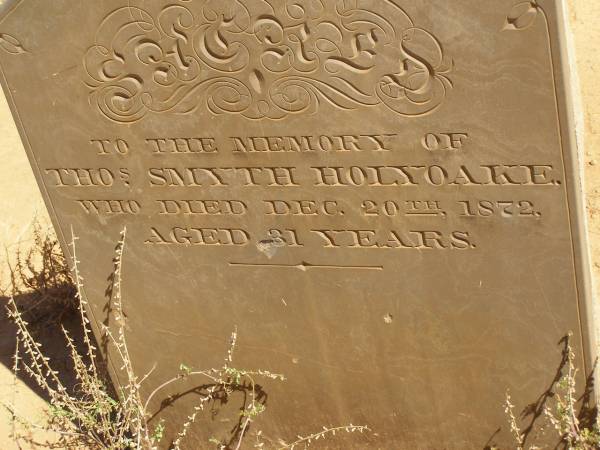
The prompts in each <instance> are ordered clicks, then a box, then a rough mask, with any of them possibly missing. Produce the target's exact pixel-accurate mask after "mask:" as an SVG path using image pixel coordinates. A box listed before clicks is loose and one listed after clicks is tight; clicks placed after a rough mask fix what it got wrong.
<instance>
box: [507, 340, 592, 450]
mask: <svg viewBox="0 0 600 450" xmlns="http://www.w3.org/2000/svg"><path fill="white" fill-rule="evenodd" d="M570 338H571V336H570V335H569V336H568V338H567V340H566V353H567V355H566V373H565V374H564V375H563V376H562V377H561V378H560V380H559V381H558V383H557V384H556V389H555V390H554V392H552V395H551V397H550V402H551V405H546V406H545V407H544V415H545V417H546V418H547V419H548V421H549V423H550V424H551V426H552V428H553V429H554V430H555V431H556V432H557V434H558V439H559V440H560V444H561V448H564V449H566V450H597V449H600V416H599V415H597V414H596V423H595V424H593V425H592V426H591V427H586V426H582V425H581V423H580V420H579V417H578V414H577V402H578V400H577V396H576V392H577V381H576V377H577V372H578V371H577V368H576V367H575V354H574V353H573V348H572V346H571V343H570ZM504 411H505V412H506V414H507V417H508V422H509V425H510V430H511V433H512V435H513V437H514V440H515V443H516V450H525V445H526V443H525V440H526V436H525V435H524V434H523V433H522V432H521V429H520V428H519V425H518V423H517V418H516V415H515V406H514V405H513V404H512V399H511V396H510V393H509V392H507V393H506V400H505V404H504ZM527 448H528V449H529V450H538V449H541V448H542V447H538V446H537V445H535V444H531V445H530V446H529V447H527Z"/></svg>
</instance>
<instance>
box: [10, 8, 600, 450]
mask: <svg viewBox="0 0 600 450" xmlns="http://www.w3.org/2000/svg"><path fill="white" fill-rule="evenodd" d="M4 8H5V11H4V13H3V19H2V21H1V22H0V50H1V51H0V63H1V68H2V84H3V87H4V89H5V92H6V95H7V97H8V99H9V101H10V103H11V106H12V111H13V114H14V117H15V120H16V122H17V124H18V127H19V129H20V132H21V136H22V139H23V142H24V144H25V147H26V149H27V152H28V155H29V158H30V160H31V164H32V167H33V169H34V171H35V174H36V176H37V179H38V181H39V185H40V188H41V190H42V192H43V195H44V198H45V200H46V203H47V206H48V209H49V211H50V214H51V216H52V219H53V221H54V225H55V227H56V230H57V233H58V235H59V237H60V239H61V242H62V245H63V249H64V250H65V251H66V252H68V254H69V257H70V258H71V259H72V258H73V253H72V251H73V249H72V248H71V247H70V246H69V245H68V243H69V242H70V240H71V233H73V234H74V235H75V236H77V238H78V240H77V246H76V249H77V257H78V259H79V260H80V264H79V270H80V272H81V274H82V276H83V278H84V280H85V281H84V285H85V295H86V298H87V300H88V302H89V308H90V310H89V314H90V315H91V317H92V318H93V323H94V327H95V331H96V332H97V333H98V336H99V337H100V334H101V333H100V329H101V324H103V323H106V322H107V320H109V319H110V317H109V312H110V310H111V308H112V305H111V304H110V302H111V299H110V289H108V288H109V287H110V286H111V284H112V279H111V274H112V273H113V269H114V268H113V254H114V249H115V245H116V243H117V241H118V240H119V237H120V233H121V231H122V230H123V229H124V227H126V228H127V238H126V244H125V251H124V257H123V279H122V291H123V302H124V308H125V316H126V319H125V321H126V333H127V338H128V341H129V346H130V352H131V355H132V358H133V363H134V367H135V368H136V370H137V372H138V373H139V374H140V375H143V374H146V373H148V372H150V371H151V370H152V368H153V367H156V368H155V370H154V371H153V372H152V374H151V375H150V377H149V378H148V380H147V381H146V384H145V386H146V387H145V391H144V392H145V394H146V395H147V394H148V393H149V392H150V391H151V390H153V389H154V388H155V387H156V386H158V385H160V384H161V383H162V382H163V381H165V380H166V379H168V378H170V377H172V376H173V375H174V374H177V373H178V370H179V367H180V365H181V364H186V365H187V366H190V367H197V368H209V367H219V366H220V365H221V364H222V358H223V354H224V353H225V352H226V349H227V346H228V343H227V339H228V336H229V334H230V332H231V331H232V330H234V329H236V327H237V330H238V332H239V346H238V348H237V350H236V354H235V361H236V365H237V366H240V367H244V368H254V369H256V368H261V369H266V370H270V371H272V372H277V373H283V374H285V376H286V377H287V380H286V381H285V382H283V383H282V382H278V381H270V380H267V381H265V380H260V381H259V382H260V385H261V390H262V391H261V392H262V393H263V396H262V397H261V401H262V402H264V403H265V404H266V406H267V408H266V411H265V413H264V414H263V415H262V416H261V418H260V419H259V421H258V422H257V423H256V424H255V425H252V427H251V428H250V430H249V437H250V438H251V439H253V438H252V435H253V434H256V432H257V431H258V430H262V433H263V435H264V436H266V437H268V438H269V439H272V440H273V441H276V439H277V438H283V439H288V440H289V439H292V438H294V437H295V436H296V435H298V434H300V435H307V434H310V433H311V432H313V431H318V430H320V429H321V427H322V426H324V425H326V426H332V425H343V424H346V423H355V424H365V425H368V426H369V427H370V428H371V429H372V430H373V431H372V432H371V433H369V434H366V435H340V436H337V437H336V438H334V439H332V440H330V441H328V442H327V443H326V444H325V445H324V447H323V448H332V449H336V448H339V449H348V448H361V449H442V448H444V449H463V450H464V449H481V448H484V447H486V446H493V445H499V446H501V447H502V448H508V447H510V446H511V445H514V444H511V442H512V441H511V437H510V429H509V427H508V426H507V423H506V419H505V416H504V411H503V406H502V404H503V401H504V398H505V392H506V390H507V389H510V392H511V395H512V398H513V401H514V402H515V403H516V404H517V408H518V411H521V410H523V411H524V414H523V417H522V421H521V424H522V427H523V429H524V430H526V431H528V432H529V428H528V425H530V424H533V426H532V427H531V432H530V434H528V438H529V439H533V438H534V437H535V438H536V439H540V440H541V441H544V440H549V439H550V437H549V436H550V435H551V432H550V431H548V432H547V434H546V435H545V437H544V436H540V433H541V432H540V428H541V423H542V422H543V417H539V416H540V415H543V414H541V411H543V406H544V399H545V397H544V394H545V393H547V390H548V389H550V388H551V387H552V386H553V382H554V381H555V377H556V374H557V371H559V370H560V368H561V362H564V361H562V356H563V355H562V353H561V351H562V350H563V344H564V340H563V338H564V337H565V336H566V335H568V333H572V338H571V342H572V344H573V347H574V351H575V354H576V363H577V365H578V366H579V368H580V369H581V370H580V372H579V374H578V382H579V386H580V388H581V389H583V386H585V382H586V376H587V375H589V374H590V372H591V370H592V366H593V362H594V357H595V353H594V349H593V347H592V342H593V332H592V323H591V309H590V305H591V296H590V289H589V279H588V271H587V266H586V263H587V259H586V250H585V245H584V244H585V242H584V241H585V239H584V225H583V223H584V220H583V213H582V208H583V207H582V201H581V195H580V188H581V186H580V183H581V180H580V175H579V169H578V159H577V147H576V144H575V137H574V125H573V119H572V116H573V114H572V109H571V108H572V106H571V102H570V94H569V92H570V90H569V86H570V83H569V70H568V68H569V65H568V59H567V53H566V43H565V30H564V20H565V19H564V17H563V12H562V8H563V4H562V2H561V1H556V2H554V1H550V0H539V1H537V2H536V1H535V0H534V1H531V2H529V1H521V2H519V0H495V1H485V2H482V1H481V0H453V1H452V2H450V1H447V0H426V1H420V2H411V1H406V0H277V1H275V0H203V1H185V0H171V1H166V0H149V1H143V0H128V1H126V0H103V1H94V2H80V1H75V0H53V1H45V0H22V1H16V2H12V3H10V2H9V4H8V5H5V6H4ZM14 183H19V180H18V179H15V180H14ZM109 325H110V324H109ZM100 341H103V340H102V339H101V338H100ZM109 354H110V351H109ZM113 376H114V377H115V380H116V381H117V382H119V380H120V381H121V382H122V381H123V379H124V378H123V375H122V374H120V373H119V370H118V367H116V368H115V370H114V371H113ZM193 388H194V386H193V385H185V386H184V387H182V386H178V387H177V388H174V389H173V390H171V391H170V392H169V394H179V395H177V397H176V401H175V400H174V401H171V402H167V404H166V405H165V404H163V405H162V406H161V404H159V403H157V404H156V405H154V408H153V411H159V410H160V412H159V417H162V418H164V419H166V420H167V425H168V427H169V430H172V427H173V426H174V425H175V424H177V423H182V422H183V421H184V419H185V417H186V416H187V415H188V414H189V413H190V412H191V409H192V408H193V406H194V405H195V404H196V403H197V401H198V398H199V396H198V395H199V393H201V392H202V391H201V390H198V389H196V390H194V389H193ZM172 400H173V399H172ZM531 405H533V407H531ZM528 406H529V408H528V409H527V407H528ZM211 408H212V410H211V411H210V412H209V413H207V414H205V415H202V417H201V418H200V419H199V421H198V426H196V427H195V428H194V429H193V431H192V433H191V436H190V441H189V442H190V448H206V447H207V446H208V445H209V444H208V440H209V438H211V437H217V438H219V439H225V437H226V436H227V435H228V433H230V432H231V430H232V429H234V427H235V425H236V423H237V419H235V414H234V415H233V417H234V419H231V417H232V415H231V414H225V412H226V411H223V409H227V408H230V411H229V412H231V410H233V411H235V408H238V409H239V405H218V404H214V405H212V406H211Z"/></svg>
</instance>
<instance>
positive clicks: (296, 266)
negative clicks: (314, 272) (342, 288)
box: [229, 262, 383, 272]
mask: <svg viewBox="0 0 600 450" xmlns="http://www.w3.org/2000/svg"><path fill="white" fill-rule="evenodd" d="M229 265H230V266H234V267H262V268H270V269H298V270H301V271H303V272H306V271H308V270H310V269H333V270H383V266H345V265H337V264H311V263H307V262H302V263H300V264H265V263H240V262H230V263H229Z"/></svg>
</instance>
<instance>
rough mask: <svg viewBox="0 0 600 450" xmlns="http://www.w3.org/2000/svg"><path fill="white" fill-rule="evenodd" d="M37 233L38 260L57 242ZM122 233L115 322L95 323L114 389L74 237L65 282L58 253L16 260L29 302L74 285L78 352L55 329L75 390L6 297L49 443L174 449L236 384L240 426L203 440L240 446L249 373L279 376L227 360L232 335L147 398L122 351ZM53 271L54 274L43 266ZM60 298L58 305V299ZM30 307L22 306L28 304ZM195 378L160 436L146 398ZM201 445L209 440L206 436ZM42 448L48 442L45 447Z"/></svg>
mask: <svg viewBox="0 0 600 450" xmlns="http://www.w3.org/2000/svg"><path fill="white" fill-rule="evenodd" d="M38 238H39V240H37V242H38V245H39V248H40V250H41V253H42V256H43V258H42V259H44V260H45V261H46V262H47V261H48V260H51V259H52V258H55V257H56V256H57V255H58V252H59V248H58V247H57V245H56V241H55V240H53V239H50V238H42V237H41V235H39V236H38ZM125 239H126V232H125V231H123V233H122V238H121V240H120V242H119V244H118V246H117V251H116V257H115V273H114V277H113V302H114V305H113V314H114V317H113V322H114V323H116V329H112V330H111V329H109V328H108V327H104V328H103V330H102V331H103V333H104V335H105V336H106V337H107V338H108V341H109V343H110V345H111V348H112V349H114V351H115V353H116V355H118V359H119V361H113V362H115V363H116V364H117V365H119V366H120V367H121V368H122V370H123V372H124V373H125V375H126V380H127V382H126V384H125V385H123V386H121V387H120V395H118V396H115V395H113V391H112V388H111V386H110V383H108V382H107V381H106V379H107V378H106V377H105V374H104V371H103V370H101V367H102V360H101V358H100V357H99V355H98V354H97V348H96V345H95V341H94V336H93V334H92V332H91V329H90V322H89V320H88V319H87V317H86V314H85V310H86V308H87V304H86V300H85V298H84V297H83V295H82V292H83V286H82V282H81V276H80V275H79V269H78V267H79V261H77V257H76V245H75V241H76V239H75V237H73V241H72V243H71V245H72V250H73V255H74V259H75V264H74V270H73V277H72V279H73V281H72V282H71V278H70V274H69V273H68V272H67V271H65V270H64V268H65V267H66V265H65V261H64V258H62V255H61V256H60V259H59V263H58V264H57V261H56V260H52V265H51V267H53V269H44V270H42V272H41V273H40V274H36V273H35V267H36V266H35V262H34V261H33V258H34V256H35V255H33V254H28V255H27V257H26V259H25V263H23V264H18V265H17V267H16V269H15V270H13V273H14V274H16V275H18V276H19V277H23V276H24V274H25V279H26V280H27V282H28V285H27V286H29V288H30V289H33V290H37V289H41V292H39V293H36V295H34V297H35V298H36V299H37V300H36V302H37V303H36V304H37V305H38V306H39V305H42V304H44V305H45V306H46V305H50V304H53V305H54V306H55V307H56V306H58V307H59V310H60V309H61V308H69V307H71V302H70V301H65V302H61V301H58V300H57V301H55V300H54V298H53V297H52V296H48V295H46V294H44V292H47V291H52V289H50V288H49V287H56V286H59V287H61V289H64V293H65V295H70V293H71V292H74V293H75V295H74V297H75V299H76V302H74V304H75V307H76V310H77V312H78V314H79V317H80V319H81V323H82V328H83V338H82V341H83V351H81V350H80V349H79V348H78V345H77V344H76V342H75V341H74V339H73V338H72V337H71V335H70V333H69V332H68V331H67V330H66V329H65V328H64V327H63V328H62V333H63V335H64V338H65V343H66V346H67V348H68V349H69V352H70V358H71V360H72V367H73V369H74V373H75V377H76V380H77V383H76V385H75V389H69V388H68V386H66V385H65V384H64V383H63V381H62V377H61V374H59V372H58V371H57V370H55V369H54V368H53V367H52V362H51V361H50V359H49V358H48V357H47V356H46V355H45V354H44V349H43V348H42V346H41V345H40V344H39V343H38V342H37V340H36V337H35V335H34V334H33V333H32V332H31V330H30V323H29V322H28V321H27V320H26V318H25V314H24V313H23V312H22V311H21V310H20V309H19V307H18V305H17V302H16V301H15V300H14V298H13V297H11V298H10V300H9V303H8V313H9V316H10V317H11V319H12V320H13V321H14V323H15V324H16V326H17V334H18V340H17V349H16V351H15V356H14V371H15V374H18V373H19V371H23V372H25V373H26V374H27V375H28V376H30V377H31V378H33V380H35V382H36V383H37V385H38V386H39V387H40V388H41V389H43V391H44V392H45V393H46V394H47V395H48V397H49V401H50V406H51V409H50V417H49V423H48V425H47V427H46V428H47V429H48V431H51V432H53V433H55V434H57V435H58V436H60V439H59V441H58V442H56V443H54V444H53V445H52V446H51V447H53V448H64V449H82V448H85V449H94V450H95V449H111V450H122V449H135V450H138V449H143V450H154V449H158V448H165V447H167V446H168V447H169V448H170V449H172V450H181V448H183V447H184V445H185V439H186V437H187V436H188V433H189V431H190V429H191V428H192V427H193V426H194V425H195V424H196V419H197V418H198V417H199V415H200V414H202V412H203V410H204V409H205V408H206V407H207V406H208V405H209V404H210V403H211V402H216V401H226V400H227V398H228V397H229V396H230V395H231V394H233V393H234V392H236V391H238V392H239V391H244V392H246V394H247V395H248V398H249V401H248V403H247V405H246V406H245V408H244V411H243V412H242V417H241V422H240V423H241V430H240V432H239V433H238V434H237V435H236V437H235V439H233V440H231V441H230V442H220V441H217V440H214V439H213V440H211V443H212V445H214V446H215V447H216V448H218V449H220V450H240V449H241V448H242V446H243V445H246V447H247V445H250V444H246V443H245V441H246V438H247V431H248V429H249V426H250V424H251V423H252V422H255V421H257V420H258V419H259V417H260V416H261V414H262V413H263V412H264V410H265V406H264V405H263V404H262V403H261V402H260V401H258V399H257V385H256V382H255V379H258V378H268V379H272V380H278V381H282V382H283V381H285V378H284V377H283V375H279V374H275V373H272V372H269V371H267V370H246V369H240V368H236V367H235V366H234V352H235V348H236V344H237V339H238V335H237V332H234V333H233V334H232V335H231V339H230V342H229V348H228V350H227V352H226V356H225V358H224V363H223V365H222V366H221V367H218V368H209V369H201V370H198V369H193V368H189V367H186V366H184V365H181V366H180V367H179V368H178V370H177V371H176V374H175V375H174V376H173V378H172V379H170V380H167V381H165V382H164V383H163V384H161V385H160V386H158V387H157V388H156V389H154V390H153V391H152V393H151V394H150V395H149V396H148V397H147V398H142V395H141V389H142V386H143V385H144V383H145V382H146V381H147V379H148V377H149V375H150V373H148V374H145V375H144V376H141V377H140V376H138V374H137V373H136V371H135V369H134V367H133V364H132V362H131V357H130V355H129V350H128V346H127V337H126V334H125V325H124V323H123V322H124V321H123V317H124V316H123V303H122V302H123V298H122V295H121V280H122V270H123V252H124V249H125ZM51 270H58V272H59V273H58V274H56V277H55V276H54V274H52V273H50V272H51ZM63 303H64V304H63ZM28 313H30V311H28ZM193 378H200V379H202V380H203V381H204V382H206V381H208V383H209V386H210V387H209V388H208V389H207V390H206V393H205V395H204V396H202V398H201V400H200V402H199V403H198V404H197V405H196V406H195V408H194V410H193V411H192V413H191V414H190V416H189V417H188V419H187V420H186V421H185V423H183V424H180V427H179V431H178V433H177V435H176V438H175V440H174V441H173V442H172V443H171V444H168V443H164V442H162V441H163V437H164V434H165V425H164V424H163V423H158V424H157V425H152V424H150V422H149V418H150V417H151V414H150V412H149V407H150V404H151V403H152V401H153V400H155V399H157V398H160V396H161V393H162V392H163V391H164V390H165V389H166V388H167V387H169V386H172V385H175V384H177V383H181V382H183V381H185V380H189V379H193ZM5 406H6V407H7V408H8V409H9V410H10V411H11V412H12V416H13V419H14V420H15V421H19V422H21V423H22V425H25V427H35V426H36V425H34V424H30V423H27V421H26V420H25V419H23V418H20V417H19V416H18V413H17V411H15V410H14V408H12V406H11V405H5ZM365 431H368V428H367V427H364V426H355V425H348V426H342V427H335V428H323V429H322V430H320V431H318V432H316V433H314V434H311V435H309V436H298V437H297V438H295V440H293V441H292V442H289V443H288V442H286V441H284V440H282V439H279V440H278V441H277V443H276V444H273V443H271V442H269V443H266V442H265V441H264V439H263V437H262V433H260V432H258V433H256V441H255V442H253V443H252V444H251V445H253V447H254V448H261V449H263V448H264V449H266V448H273V449H278V450H288V449H289V450H293V449H300V448H307V447H309V446H310V445H312V444H313V443H315V442H317V441H320V440H322V439H325V438H328V437H331V436H334V435H335V434H336V433H338V432H347V433H353V432H360V433H362V432H365ZM14 438H15V439H18V440H21V441H25V442H27V435H22V436H15V437H14ZM207 445H209V443H207ZM49 447H50V446H49Z"/></svg>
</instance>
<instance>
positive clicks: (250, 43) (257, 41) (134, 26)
mask: <svg viewBox="0 0 600 450" xmlns="http://www.w3.org/2000/svg"><path fill="white" fill-rule="evenodd" d="M369 5H371V6H369V7H367V6H366V2H364V1H362V0H352V1H348V0H296V1H291V0H283V1H279V2H268V1H266V0H208V1H204V2H188V1H184V0H179V1H178V2H175V3H174V4H170V5H167V6H164V7H162V8H158V7H156V6H154V7H153V6H151V5H147V4H145V3H144V4H143V5H142V6H134V5H131V4H130V5H129V6H126V7H123V8H120V9H117V10H115V11H113V12H111V13H110V14H109V15H108V16H106V18H105V19H104V21H103V22H102V23H101V24H100V27H99V29H98V31H97V34H96V38H95V42H94V43H93V45H92V46H91V47H90V48H89V50H88V51H87V53H86V55H85V57H84V68H85V70H86V72H87V74H88V80H87V85H88V86H89V88H90V91H91V98H92V103H93V104H95V105H97V107H98V108H99V110H100V111H101V113H102V114H103V115H104V116H105V117H107V118H109V119H111V120H113V121H116V122H120V123H129V122H135V121H138V120H140V119H142V118H143V117H144V116H145V115H146V114H148V113H149V112H153V113H167V112H169V113H178V114H187V113H192V112H194V111H195V110H197V109H198V108H205V109H206V110H208V111H210V112H211V113H213V114H241V115H243V116H244V117H247V118H249V119H261V118H270V119H282V118H284V117H286V116H288V115H290V114H298V113H305V114H307V113H308V114H310V113H316V112H317V111H318V110H319V108H320V107H321V106H323V105H325V104H327V105H329V106H331V107H335V108H339V109H343V110H354V109H357V108H365V107H375V106H381V105H383V106H384V107H387V108H388V109H389V110H391V111H393V112H394V113H397V114H399V115H402V116H408V117H414V116H422V115H425V114H428V113H430V112H432V111H434V110H435V109H436V108H438V107H439V106H440V105H441V104H442V102H443V100H444V98H445V96H446V93H447V90H448V89H449V88H451V87H452V83H451V81H450V79H449V78H448V73H449V72H450V70H451V68H452V62H451V61H450V60H449V59H448V58H447V57H446V56H445V54H444V50H443V47H442V45H441V44H440V42H439V41H438V40H437V39H436V38H435V37H434V36H433V35H432V34H431V33H430V32H428V31H426V30H424V29H423V28H420V27H418V26H417V25H416V24H415V23H414V22H413V20H412V19H411V17H410V16H409V15H408V14H407V13H406V12H405V11H404V10H403V9H402V8H400V7H399V6H398V5H396V4H395V3H393V2H392V1H389V0H382V1H380V2H378V3H377V8H373V6H372V2H371V3H369Z"/></svg>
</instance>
